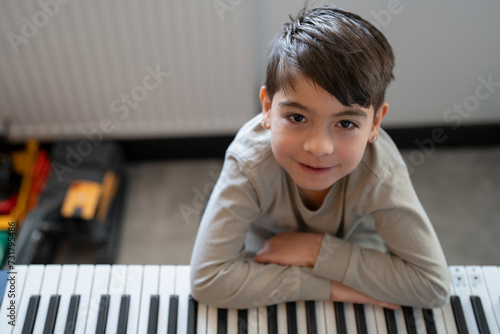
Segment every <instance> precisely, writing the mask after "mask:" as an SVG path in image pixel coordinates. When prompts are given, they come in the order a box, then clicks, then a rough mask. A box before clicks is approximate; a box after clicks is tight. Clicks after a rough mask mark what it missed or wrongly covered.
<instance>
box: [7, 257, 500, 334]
mask: <svg viewBox="0 0 500 334" xmlns="http://www.w3.org/2000/svg"><path fill="white" fill-rule="evenodd" d="M449 271H450V277H451V282H452V297H451V298H450V302H449V303H448V304H446V305H445V306H443V307H439V308H433V309H417V308H412V307H401V308H400V309H398V310H396V311H391V310H388V309H382V308H380V307H376V306H373V305H360V304H349V303H333V302H323V301H321V302H320V301H300V302H288V303H283V304H278V305H270V306H264V307H258V308H253V309H248V310H235V309H217V308H215V307H211V306H207V305H204V304H201V303H197V302H196V301H195V300H194V299H192V298H191V296H190V290H189V273H190V268H189V266H155V265H145V266H142V265H95V266H94V265H19V266H17V267H16V270H15V271H14V272H7V274H8V275H5V274H6V272H3V273H0V277H2V279H6V277H7V276H8V277H12V276H14V278H15V295H16V297H15V298H13V297H12V295H11V294H10V293H8V292H9V290H11V289H12V286H11V285H10V283H11V281H9V284H8V285H7V287H6V288H5V291H0V300H1V306H0V333H2V334H4V333H5V334H11V333H23V334H24V333H37V334H38V333H43V334H50V333H57V334H59V333H80V334H82V333H92V334H94V333H113V334H114V333H147V334H153V333H168V334H174V333H175V334H177V333H183V334H185V333H189V334H191V333H200V334H201V333H203V334H211V333H216V334H219V333H236V334H239V333H278V334H289V333H298V334H302V333H311V334H315V333H318V334H330V333H334V334H343V333H366V334H374V333H377V334H378V333H383V334H391V333H409V334H410V333H416V334H424V333H429V334H434V333H437V334H442V333H471V334H472V333H480V334H483V333H499V334H500V267H497V266H482V267H480V266H451V267H449ZM0 286H3V285H1V284H0ZM10 305H15V312H14V313H13V312H11V309H12V307H11V309H9V308H8V307H9V306H10ZM13 315H14V316H15V326H13V325H12V323H9V322H10V321H11V320H12V318H13Z"/></svg>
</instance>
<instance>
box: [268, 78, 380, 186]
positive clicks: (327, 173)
mask: <svg viewBox="0 0 500 334" xmlns="http://www.w3.org/2000/svg"><path fill="white" fill-rule="evenodd" d="M260 97H261V101H262V120H263V126H264V127H265V128H268V129H270V131H271V147H272V150H273V154H274V156H275V157H276V160H277V161H278V163H279V164H280V165H281V166H282V167H283V168H284V169H285V170H286V171H287V172H288V174H289V175H290V176H291V177H292V179H293V180H294V182H295V183H296V184H297V186H298V187H299V190H301V191H305V192H307V193H309V194H314V193H315V192H318V193H320V192H321V193H324V192H325V191H326V190H328V189H330V187H331V186H332V185H333V184H334V183H335V182H337V181H338V180H339V179H341V178H342V177H344V176H346V175H347V174H349V173H351V172H352V171H353V170H354V169H355V168H356V167H357V166H358V164H359V163H360V161H361V158H362V157H363V152H364V151H365V148H366V145H367V144H368V143H373V142H374V140H373V137H377V138H378V131H379V129H380V122H381V121H382V118H383V117H384V116H385V114H386V113H387V110H388V105H387V104H386V103H384V104H383V105H382V107H380V109H379V110H378V112H377V114H376V116H375V118H374V110H373V107H372V106H370V107H369V108H364V107H361V106H359V105H353V106H351V107H346V106H344V105H342V104H341V103H340V102H339V101H338V100H337V98H335V97H334V96H333V95H330V93H328V92H327V91H326V90H324V89H323V88H321V87H320V86H318V85H316V86H315V85H314V83H313V82H312V81H311V80H309V79H303V78H299V79H297V80H296V82H295V84H294V89H292V88H289V89H287V92H286V94H285V92H284V91H283V90H282V89H281V90H279V91H278V92H277V93H276V94H275V95H274V97H273V101H272V104H271V103H270V101H269V96H268V95H267V92H266V90H265V87H262V89H261V93H260Z"/></svg>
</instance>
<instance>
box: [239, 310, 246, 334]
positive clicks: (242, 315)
mask: <svg viewBox="0 0 500 334" xmlns="http://www.w3.org/2000/svg"><path fill="white" fill-rule="evenodd" d="M247 325H248V310H246V309H244V310H238V334H247V333H248V327H247Z"/></svg>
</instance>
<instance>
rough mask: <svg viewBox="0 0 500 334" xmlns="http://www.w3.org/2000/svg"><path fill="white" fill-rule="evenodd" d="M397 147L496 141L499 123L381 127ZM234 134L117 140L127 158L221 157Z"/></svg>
mask: <svg viewBox="0 0 500 334" xmlns="http://www.w3.org/2000/svg"><path fill="white" fill-rule="evenodd" d="M385 130H386V131H387V133H389V135H390V136H391V137H392V139H393V140H394V142H395V143H396V145H397V146H398V147H399V148H400V149H412V148H418V149H422V148H423V147H430V146H432V147H435V148H442V147H471V146H491V145H500V124H484V125H468V126H461V127H458V128H455V129H454V128H453V127H449V126H435V127H432V126H426V127H411V128H396V127H388V128H385ZM233 138H234V136H232V135H227V136H213V137H189V138H162V139H143V140H123V141H121V143H122V145H123V148H124V150H125V155H126V158H127V160H128V161H138V160H165V159H197V158H223V157H224V153H225V151H226V148H227V147H228V145H229V144H230V143H231V141H232V140H233Z"/></svg>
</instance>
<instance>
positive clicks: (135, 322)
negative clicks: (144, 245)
mask: <svg viewBox="0 0 500 334" xmlns="http://www.w3.org/2000/svg"><path fill="white" fill-rule="evenodd" d="M142 270H143V266H138V265H131V266H127V284H126V287H125V294H126V295H129V296H130V306H129V310H128V323H127V333H137V328H138V326H139V310H140V304H141V290H142Z"/></svg>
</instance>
